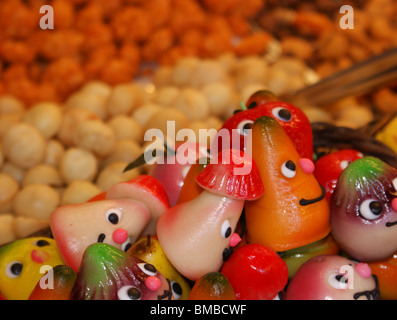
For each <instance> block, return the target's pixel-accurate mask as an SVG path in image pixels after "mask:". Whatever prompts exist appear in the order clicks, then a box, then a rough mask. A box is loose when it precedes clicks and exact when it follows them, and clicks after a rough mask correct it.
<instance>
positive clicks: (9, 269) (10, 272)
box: [5, 261, 23, 279]
mask: <svg viewBox="0 0 397 320" xmlns="http://www.w3.org/2000/svg"><path fill="white" fill-rule="evenodd" d="M22 269H23V265H22V263H20V262H18V261H13V262H10V263H9V264H7V266H6V268H5V274H6V275H7V277H9V278H11V279H15V278H18V277H19V276H20V275H21V272H22Z"/></svg>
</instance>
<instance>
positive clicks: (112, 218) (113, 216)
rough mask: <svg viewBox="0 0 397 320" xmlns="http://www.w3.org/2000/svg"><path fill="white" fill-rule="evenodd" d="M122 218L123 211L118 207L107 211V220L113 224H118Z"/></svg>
mask: <svg viewBox="0 0 397 320" xmlns="http://www.w3.org/2000/svg"><path fill="white" fill-rule="evenodd" d="M120 218H121V211H120V210H117V209H110V210H108V211H106V220H107V221H109V222H110V223H111V224H117V223H118V222H119V220H120Z"/></svg>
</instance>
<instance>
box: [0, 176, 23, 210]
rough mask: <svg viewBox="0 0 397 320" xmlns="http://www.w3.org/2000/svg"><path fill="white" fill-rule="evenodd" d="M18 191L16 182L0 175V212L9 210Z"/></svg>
mask: <svg viewBox="0 0 397 320" xmlns="http://www.w3.org/2000/svg"><path fill="white" fill-rule="evenodd" d="M18 191H19V184H18V181H17V180H15V178H14V177H13V176H11V175H9V174H6V173H0V212H5V211H6V210H7V209H8V210H9V209H10V207H11V204H12V201H13V200H14V198H15V196H16V194H17V193H18Z"/></svg>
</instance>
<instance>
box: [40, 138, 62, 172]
mask: <svg viewBox="0 0 397 320" xmlns="http://www.w3.org/2000/svg"><path fill="white" fill-rule="evenodd" d="M64 152H65V147H64V146H63V144H62V143H61V142H60V141H59V140H57V139H51V140H49V141H48V143H47V151H46V155H45V158H44V161H43V163H44V164H48V165H50V166H54V167H56V168H58V167H59V162H60V161H61V158H62V156H63V154H64Z"/></svg>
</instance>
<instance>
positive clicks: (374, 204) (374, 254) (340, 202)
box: [330, 157, 397, 261]
mask: <svg viewBox="0 0 397 320" xmlns="http://www.w3.org/2000/svg"><path fill="white" fill-rule="evenodd" d="M396 196H397V169H395V168H393V167H391V166H389V165H387V164H386V163H385V162H383V161H381V160H380V159H377V158H374V157H364V158H362V159H358V160H356V161H354V162H352V163H351V164H350V165H349V166H348V167H347V168H346V169H345V170H344V171H343V172H342V174H341V175H340V178H339V180H338V184H337V186H336V189H335V191H334V193H333V194H332V196H331V199H330V209H331V225H332V235H333V237H334V239H335V241H336V242H337V243H338V245H339V246H340V248H341V249H342V250H343V251H345V252H346V253H347V254H348V255H350V256H351V257H353V258H355V259H358V260H360V261H375V260H380V259H386V258H388V257H389V256H390V255H392V254H393V253H394V252H395V251H396V250H397V202H396V201H397V200H396Z"/></svg>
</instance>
